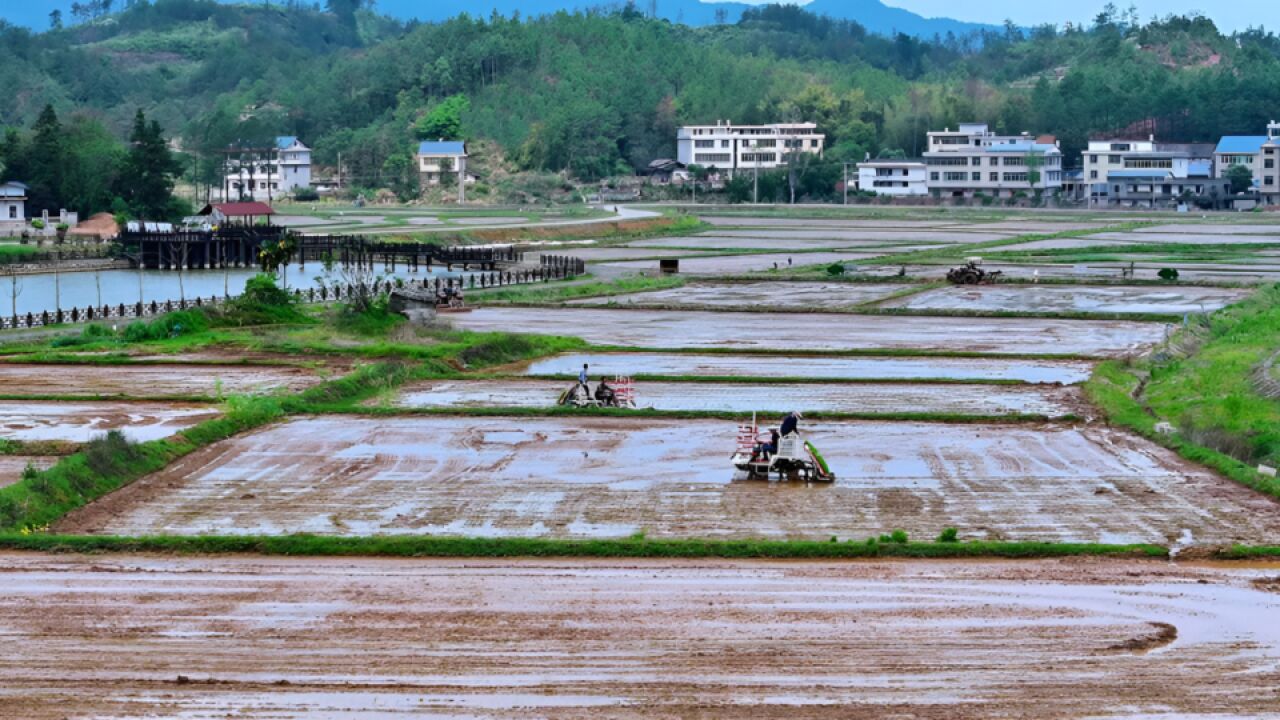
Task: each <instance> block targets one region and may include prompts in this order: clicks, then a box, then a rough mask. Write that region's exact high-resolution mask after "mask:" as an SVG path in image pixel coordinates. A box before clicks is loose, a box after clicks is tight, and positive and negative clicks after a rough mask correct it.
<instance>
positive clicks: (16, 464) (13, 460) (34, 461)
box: [0, 455, 62, 488]
mask: <svg viewBox="0 0 1280 720" xmlns="http://www.w3.org/2000/svg"><path fill="white" fill-rule="evenodd" d="M61 459H62V458H56V457H27V456H24V455H0V488H2V487H5V486H8V485H12V484H14V483H16V482H18V481H19V480H21V479H22V471H23V470H26V469H27V465H31V466H33V467H35V468H36V469H37V470H44V469H45V468H48V467H51V466H53V464H54V463H56V462H58V461H59V460H61Z"/></svg>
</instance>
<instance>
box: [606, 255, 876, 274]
mask: <svg viewBox="0 0 1280 720" xmlns="http://www.w3.org/2000/svg"><path fill="white" fill-rule="evenodd" d="M886 254H888V251H885V250H879V251H867V252H854V251H849V252H794V253H756V254H749V255H709V256H701V257H683V256H682V257H681V259H680V272H681V273H682V274H687V275H741V274H742V273H748V272H762V271H766V270H785V269H786V268H788V267H801V266H804V265H830V264H831V263H835V262H857V261H859V260H867V259H869V258H876V257H881V256H883V255H886ZM788 261H790V264H788ZM608 265H609V267H611V268H619V269H622V270H631V271H646V270H648V271H657V270H658V261H657V260H619V261H617V262H610V263H608Z"/></svg>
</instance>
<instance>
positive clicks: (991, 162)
mask: <svg viewBox="0 0 1280 720" xmlns="http://www.w3.org/2000/svg"><path fill="white" fill-rule="evenodd" d="M987 164H988V165H990V166H991V167H995V166H997V165H999V164H1000V158H998V157H993V158H987Z"/></svg>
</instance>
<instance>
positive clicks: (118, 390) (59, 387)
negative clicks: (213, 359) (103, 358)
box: [0, 363, 322, 398]
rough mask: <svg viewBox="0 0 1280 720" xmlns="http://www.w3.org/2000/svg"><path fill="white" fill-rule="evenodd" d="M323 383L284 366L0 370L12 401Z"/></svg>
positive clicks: (200, 393)
mask: <svg viewBox="0 0 1280 720" xmlns="http://www.w3.org/2000/svg"><path fill="white" fill-rule="evenodd" d="M321 380H322V378H321V377H320V376H319V375H318V374H316V373H315V372H313V371H311V370H307V369H304V368H298V367H288V366H283V365H259V366H255V365H205V366H193V365H189V364H174V365H153V364H140V365H89V364H86V365H75V364H70V365H63V364H59V365H36V364H31V365H23V364H17V363H6V364H4V365H0V395H11V396H20V395H46V396H54V395H57V396H69V395H78V396H86V397H136V398H148V397H218V396H220V395H221V396H225V395H230V394H250V393H266V392H273V391H276V390H288V391H291V392H297V391H300V390H305V389H306V388H308V387H311V386H312V385H315V384H317V383H319V382H321Z"/></svg>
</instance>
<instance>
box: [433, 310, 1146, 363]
mask: <svg viewBox="0 0 1280 720" xmlns="http://www.w3.org/2000/svg"><path fill="white" fill-rule="evenodd" d="M452 320H453V322H454V323H455V324H456V325H457V326H458V327H460V328H464V329H467V330H480V331H507V332H538V333H557V334H563V335H575V336H578V337H582V338H585V339H586V340H588V341H589V342H592V343H594V344H597V345H618V346H622V347H643V348H663V347H666V348H728V349H734V348H738V349H758V350H778V351H781V350H790V351H803V350H857V349H896V350H937V351H952V352H976V353H1011V354H1020V355H1045V354H1069V353H1075V354H1081V355H1091V356H1099V355H1102V356H1109V355H1124V354H1129V353H1133V352H1138V351H1142V350H1145V349H1146V348H1148V347H1149V346H1151V345H1152V344H1154V343H1156V342H1158V341H1159V340H1161V339H1162V338H1163V337H1164V328H1165V326H1164V325H1162V324H1160V323H1140V322H1126V321H1084V320H1054V319H1045V318H947V317H889V316H866V315H863V316H844V317H842V316H838V315H824V314H803V313H795V314H770V313H764V312H760V313H745V312H723V313H717V312H696V311H661V310H624V309H587V308H573V309H569V308H564V309H560V308H477V309H476V310H475V311H474V312H470V313H465V314H460V315H455V316H453V317H452Z"/></svg>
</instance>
